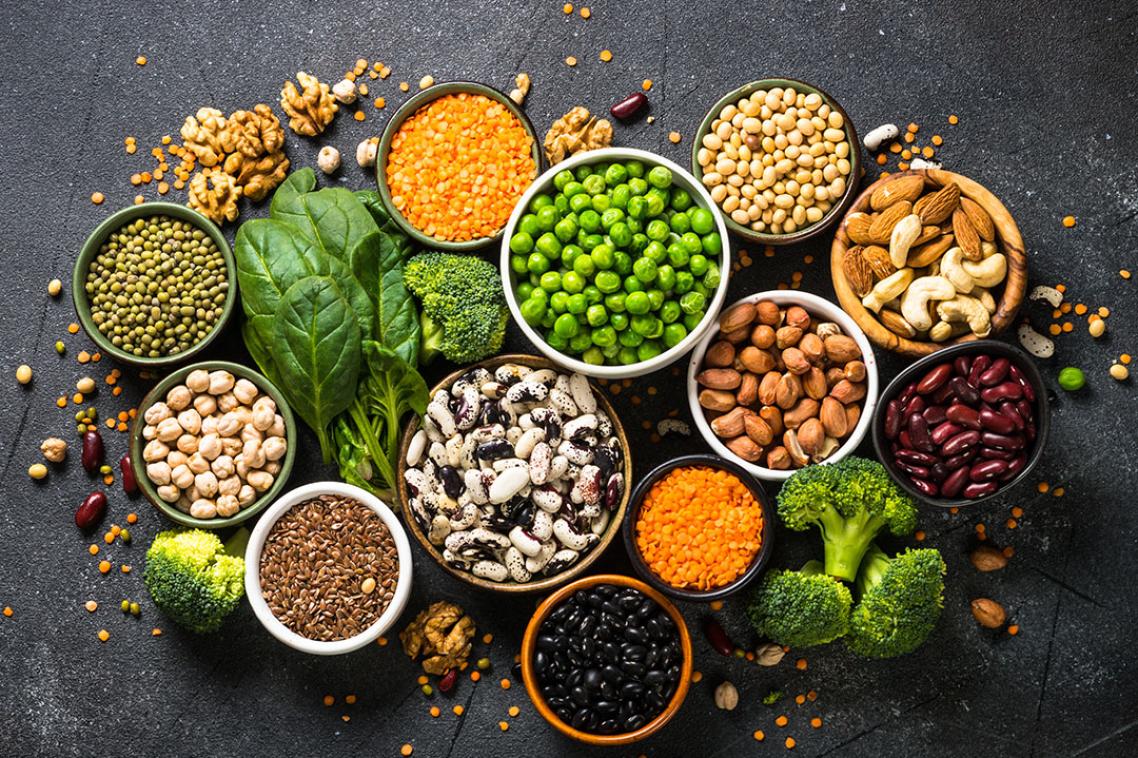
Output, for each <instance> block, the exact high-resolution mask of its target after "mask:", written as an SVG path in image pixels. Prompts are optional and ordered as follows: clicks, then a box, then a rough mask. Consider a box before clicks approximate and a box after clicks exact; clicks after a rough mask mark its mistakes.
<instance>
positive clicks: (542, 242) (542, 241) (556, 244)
mask: <svg viewBox="0 0 1138 758" xmlns="http://www.w3.org/2000/svg"><path fill="white" fill-rule="evenodd" d="M534 247H536V248H537V250H538V252H541V253H545V255H546V256H547V257H549V258H553V259H557V258H560V257H561V240H559V239H557V237H556V236H555V235H554V234H553V232H546V233H545V234H543V235H541V236H540V237H538V238H537V242H535V243H534Z"/></svg>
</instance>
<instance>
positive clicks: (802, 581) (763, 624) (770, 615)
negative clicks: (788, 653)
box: [747, 561, 853, 648]
mask: <svg viewBox="0 0 1138 758" xmlns="http://www.w3.org/2000/svg"><path fill="white" fill-rule="evenodd" d="M852 602H853V601H852V599H851V598H850V591H849V588H848V587H846V586H845V585H844V584H842V583H841V582H839V581H838V580H837V579H834V578H833V577H830V576H826V574H825V571H824V570H823V568H822V564H821V563H819V562H818V561H810V562H809V563H807V564H806V565H805V566H803V567H802V570H801V571H771V572H769V573H767V575H766V576H765V577H763V581H762V583H761V584H760V585H759V587H758V589H757V590H756V591H755V594H754V597H753V599H752V600H751V605H750V606H749V607H748V608H747V616H748V618H750V619H751V623H752V624H753V625H754V627H755V630H756V631H757V632H758V633H759V634H761V635H764V636H766V637H769V638H770V639H771V640H773V641H775V642H777V643H778V644H780V645H789V646H790V647H794V648H802V647H811V646H813V645H823V644H825V643H827V642H833V641H834V640H836V639H837V638H838V637H841V636H842V635H843V634H845V633H846V628H847V627H848V625H849V620H850V605H851V604H852Z"/></svg>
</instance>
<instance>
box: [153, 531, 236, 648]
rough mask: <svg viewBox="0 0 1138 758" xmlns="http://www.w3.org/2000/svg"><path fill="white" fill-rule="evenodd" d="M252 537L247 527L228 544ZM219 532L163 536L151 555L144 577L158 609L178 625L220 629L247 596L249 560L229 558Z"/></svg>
mask: <svg viewBox="0 0 1138 758" xmlns="http://www.w3.org/2000/svg"><path fill="white" fill-rule="evenodd" d="M247 539H248V532H247V531H246V530H244V529H242V530H241V531H240V532H238V534H237V535H235V536H234V538H233V539H231V540H230V542H229V548H230V550H233V551H234V552H235V553H236V549H235V544H234V543H235V542H241V541H245V540H247ZM225 549H226V546H223V545H222V544H221V540H220V539H218V538H217V535H216V534H213V533H212V532H207V531H205V530H202V529H189V530H181V531H179V530H171V531H166V532H160V533H159V534H158V536H157V537H155V538H154V542H152V543H151V544H150V549H149V550H147V551H146V570H145V571H144V572H143V575H142V578H143V581H144V582H145V584H146V588H147V589H148V590H150V596H151V597H152V598H153V599H154V604H155V605H156V606H158V609H159V610H161V611H162V612H163V613H165V614H166V615H167V616H169V617H170V618H171V619H173V620H174V622H175V623H177V624H178V625H179V626H182V627H185V628H186V629H189V630H190V631H192V632H197V633H199V634H203V633H205V632H212V631H215V630H217V629H218V628H219V627H220V626H221V624H222V622H223V621H225V617H226V616H228V615H229V614H230V613H232V612H233V610H234V609H235V608H236V607H237V605H238V604H239V603H240V602H241V598H242V596H244V594H245V559H244V558H241V557H240V556H239V555H237V554H233V555H227V554H226V553H225Z"/></svg>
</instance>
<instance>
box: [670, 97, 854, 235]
mask: <svg viewBox="0 0 1138 758" xmlns="http://www.w3.org/2000/svg"><path fill="white" fill-rule="evenodd" d="M772 87H783V88H786V87H793V88H794V89H795V90H796V91H798V92H802V93H805V94H807V95H809V94H812V93H813V94H817V95H821V97H822V100H823V101H824V102H825V103H826V104H827V105H829V106H830V108H832V109H833V110H835V111H837V112H838V113H840V114H842V120H843V121H844V122H845V132H846V139H847V140H848V141H849V143H850V155H849V162H850V174H849V176H848V177H847V178H846V191H845V193H844V194H843V195H842V196H841V198H839V199H838V201H837V202H836V203H834V205H833V206H832V207H831V208H830V210H829V211H828V212H827V213H826V215H825V216H823V217H822V218H821V220H819V221H818V222H817V223H814V224H811V225H810V226H807V227H804V228H802V229H799V230H798V231H795V232H791V233H790V234H768V233H766V232H757V231H755V230H754V229H752V228H750V227H749V226H743V225H742V224H739V223H736V222H735V221H732V220H731V216H730V215H728V214H726V213H724V214H723V220H724V221H725V222H726V223H727V228H728V229H730V230H731V232H732V233H734V234H737V235H739V236H740V237H742V238H743V239H746V240H749V241H751V242H757V243H759V244H761V245H790V244H793V243H795V242H802V241H803V240H808V239H810V238H811V237H816V236H818V235H819V234H821V233H822V232H824V231H825V230H826V229H828V228H830V227H831V226H833V225H834V224H835V223H836V222H837V221H838V219H840V218H842V217H843V216H845V215H846V211H847V210H849V207H850V206H851V205H853V201H854V200H855V199H856V198H857V186H858V184H859V183H860V182H861V173H862V166H861V142H860V141H858V137H857V130H856V129H855V128H854V124H853V121H851V120H850V117H849V114H848V113H846V111H845V109H844V108H842V106H841V105H839V104H838V101H837V100H835V99H834V98H832V97H830V96H829V95H828V94H826V93H825V92H824V91H822V90H821V89H819V88H818V87H815V86H814V85H813V84H808V83H806V82H801V81H799V80H797V79H760V80H758V81H755V82H751V83H749V84H744V85H743V86H742V87H739V88H738V89H736V90H732V91H731V92H728V93H727V94H726V95H724V96H723V97H721V98H720V99H719V101H718V102H717V103H716V104H715V105H713V106H711V110H709V111H708V112H707V115H706V116H704V117H703V121H701V122H700V124H699V130H698V131H697V132H696V133H695V140H693V142H692V149H691V172H692V174H694V175H695V178H696V179H699V180H700V183H701V184H702V182H703V167H702V166H700V165H699V157H698V156H699V150H700V148H701V147H703V135H705V134H707V133H708V132H709V131H710V130H711V122H712V121H714V120H715V119H716V118H718V117H719V112H720V111H721V110H723V108H724V107H725V106H727V105H728V104H733V103H736V102H738V101H739V100H740V99H742V98H744V97H750V95H751V93H752V92H755V91H756V90H761V89H768V90H769V89H771V88H772Z"/></svg>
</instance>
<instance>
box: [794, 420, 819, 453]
mask: <svg viewBox="0 0 1138 758" xmlns="http://www.w3.org/2000/svg"><path fill="white" fill-rule="evenodd" d="M796 435H797V437H798V444H799V446H800V447H801V448H802V452H804V453H806V454H807V455H817V454H818V453H819V452H821V450H822V443H823V442H825V441H826V430H825V429H824V428H823V427H822V422H821V421H819V420H818V419H816V418H808V419H806V420H805V421H803V422H802V425H801V426H800V427H798V429H797V430H796Z"/></svg>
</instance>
